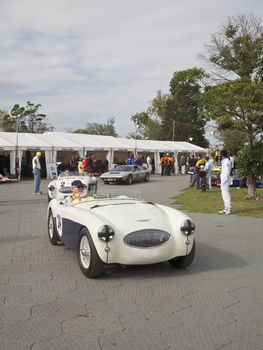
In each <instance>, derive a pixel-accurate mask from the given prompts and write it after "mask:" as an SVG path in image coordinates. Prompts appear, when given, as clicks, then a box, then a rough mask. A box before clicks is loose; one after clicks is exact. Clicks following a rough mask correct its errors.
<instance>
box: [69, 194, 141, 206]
mask: <svg viewBox="0 0 263 350" xmlns="http://www.w3.org/2000/svg"><path fill="white" fill-rule="evenodd" d="M105 200H108V201H109V204H110V203H112V201H115V200H117V201H120V200H121V201H124V202H125V200H126V201H127V200H136V201H144V198H143V195H142V194H141V193H138V192H137V193H135V192H133V193H132V192H126V193H123V192H119V193H118V192H113V193H97V194H94V195H93V198H87V199H86V200H85V198H83V200H82V201H80V202H78V203H74V204H73V205H74V206H75V205H78V204H81V203H85V202H91V201H93V202H94V201H96V204H95V205H96V207H97V206H99V205H100V203H99V202H103V205H105Z"/></svg>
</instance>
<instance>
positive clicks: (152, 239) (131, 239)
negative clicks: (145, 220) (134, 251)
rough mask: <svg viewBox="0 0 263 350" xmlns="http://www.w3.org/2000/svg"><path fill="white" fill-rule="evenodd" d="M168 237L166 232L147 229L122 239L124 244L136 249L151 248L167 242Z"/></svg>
mask: <svg viewBox="0 0 263 350" xmlns="http://www.w3.org/2000/svg"><path fill="white" fill-rule="evenodd" d="M170 237H171V235H170V234H169V233H168V232H165V231H162V230H155V229H147V230H140V231H135V232H131V233H129V234H128V235H126V236H125V237H124V243H125V244H127V245H129V246H132V247H136V248H152V247H157V246H160V245H162V244H164V243H166V242H168V241H169V239H170Z"/></svg>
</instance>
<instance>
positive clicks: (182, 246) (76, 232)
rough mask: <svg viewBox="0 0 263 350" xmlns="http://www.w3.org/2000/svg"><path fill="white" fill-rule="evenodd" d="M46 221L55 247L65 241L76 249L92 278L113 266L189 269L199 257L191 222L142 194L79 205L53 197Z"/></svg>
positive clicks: (177, 211)
mask: <svg viewBox="0 0 263 350" xmlns="http://www.w3.org/2000/svg"><path fill="white" fill-rule="evenodd" d="M95 197H96V198H95ZM47 221H48V236H49V240H50V242H51V244H53V245H56V244H57V243H58V242H59V241H62V242H64V243H65V244H66V246H68V247H69V248H71V249H76V250H77V253H78V261H79V265H80V268H81V270H82V272H83V274H84V275H85V276H87V277H89V278H94V277H98V276H99V275H101V273H102V272H103V271H104V270H105V268H106V267H107V266H109V265H112V264H121V265H144V264H154V263H160V262H166V261H168V262H169V263H170V264H171V265H172V266H174V267H179V268H185V267H187V266H189V265H190V264H191V263H192V261H193V259H194V256H195V241H194V231H195V225H194V223H193V222H192V220H191V219H190V218H189V217H188V216H187V215H185V214H184V213H183V212H181V211H179V210H175V209H173V208H170V207H167V206H164V205H160V204H154V203H152V202H145V201H144V200H143V199H142V198H140V197H139V196H138V197H128V196H126V195H101V196H98V195H97V196H96V195H94V196H93V197H89V199H87V200H82V201H80V202H78V203H76V204H72V203H70V202H68V201H65V202H59V201H56V200H55V199H52V200H51V201H50V202H49V206H48V211H47Z"/></svg>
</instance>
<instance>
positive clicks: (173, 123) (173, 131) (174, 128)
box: [173, 120, 175, 141]
mask: <svg viewBox="0 0 263 350" xmlns="http://www.w3.org/2000/svg"><path fill="white" fill-rule="evenodd" d="M174 131H175V120H173V141H174Z"/></svg>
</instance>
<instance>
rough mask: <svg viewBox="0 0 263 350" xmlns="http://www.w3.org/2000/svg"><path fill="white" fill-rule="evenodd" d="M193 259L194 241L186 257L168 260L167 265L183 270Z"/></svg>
mask: <svg viewBox="0 0 263 350" xmlns="http://www.w3.org/2000/svg"><path fill="white" fill-rule="evenodd" d="M194 257H195V241H194V242H193V247H192V250H191V251H190V253H189V254H188V255H185V256H179V257H178V258H174V259H171V260H169V263H170V264H171V265H172V266H173V267H177V268H180V269H185V268H186V267H188V266H190V265H191V264H192V262H193V260H194Z"/></svg>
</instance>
